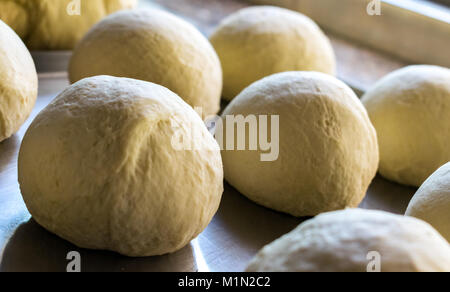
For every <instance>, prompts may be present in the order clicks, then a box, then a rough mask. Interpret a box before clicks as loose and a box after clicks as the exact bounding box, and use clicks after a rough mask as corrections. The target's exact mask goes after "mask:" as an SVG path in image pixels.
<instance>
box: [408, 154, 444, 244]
mask: <svg viewBox="0 0 450 292" xmlns="http://www.w3.org/2000/svg"><path fill="white" fill-rule="evenodd" d="M406 215H408V216H413V217H416V218H419V219H422V220H424V221H426V222H428V223H430V224H431V225H433V227H434V228H436V230H437V231H439V232H440V233H441V234H442V235H443V236H444V237H445V238H446V239H447V241H449V242H450V162H449V163H447V164H445V165H444V166H442V167H441V168H439V169H438V170H437V171H436V172H435V173H433V174H432V175H431V176H430V177H429V178H428V179H427V180H426V181H425V182H424V184H423V185H422V186H421V187H420V189H419V190H418V191H417V193H416V194H415V195H414V197H413V199H412V200H411V202H410V203H409V206H408V209H407V210H406Z"/></svg>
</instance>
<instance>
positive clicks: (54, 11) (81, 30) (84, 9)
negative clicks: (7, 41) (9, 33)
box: [0, 0, 138, 50]
mask: <svg viewBox="0 0 450 292" xmlns="http://www.w3.org/2000/svg"><path fill="white" fill-rule="evenodd" d="M137 1H138V0H82V1H80V2H78V3H80V4H81V5H80V10H79V12H80V14H79V15H78V14H76V13H77V11H76V9H77V8H78V7H77V6H74V4H76V3H77V1H74V0H1V1H0V19H2V20H3V21H5V22H6V23H7V24H9V25H10V26H11V27H12V28H13V29H14V30H15V31H16V32H17V33H18V34H19V36H20V37H21V38H22V39H23V40H24V41H25V43H26V44H27V46H28V47H29V48H30V49H31V50H70V49H73V47H74V46H75V44H76V43H77V42H78V41H79V40H80V39H81V38H82V37H83V35H84V34H85V33H86V32H87V31H88V30H89V28H91V27H92V26H93V25H94V24H95V23H96V22H98V21H99V20H100V19H102V18H103V17H105V16H106V15H108V14H111V13H113V12H115V11H117V10H121V9H129V8H133V7H134V6H136V4H137ZM69 12H70V13H69ZM74 13H75V14H74ZM71 14H72V15H71Z"/></svg>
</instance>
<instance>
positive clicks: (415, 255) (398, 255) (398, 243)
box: [247, 209, 450, 272]
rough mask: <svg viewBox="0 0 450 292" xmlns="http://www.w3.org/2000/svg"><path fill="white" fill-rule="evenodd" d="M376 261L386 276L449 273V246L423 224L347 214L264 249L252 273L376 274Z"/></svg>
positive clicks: (329, 216) (323, 219)
mask: <svg viewBox="0 0 450 292" xmlns="http://www.w3.org/2000/svg"><path fill="white" fill-rule="evenodd" d="M376 253H378V254H376ZM378 256H379V257H378ZM377 259H379V260H380V262H379V263H380V266H379V267H380V268H381V271H382V272H449V271H450V246H449V244H448V243H447V242H446V241H445V239H443V238H442V236H441V235H439V233H437V232H436V231H435V230H434V229H433V228H432V227H431V226H430V225H428V224H427V223H425V222H423V221H421V220H418V219H415V218H411V217H404V216H399V215H393V214H389V213H386V212H381V211H368V210H359V209H354V210H345V211H337V212H331V213H326V214H322V215H320V216H318V217H316V218H315V219H312V220H309V221H306V222H305V223H303V224H301V225H300V226H299V227H297V228H296V229H295V230H294V231H292V232H291V233H288V234H287V235H285V236H283V237H282V238H280V239H278V240H276V241H275V242H273V243H271V244H269V245H267V246H266V247H264V248H263V249H262V250H261V251H260V252H259V253H258V255H257V256H256V257H255V258H254V259H253V260H252V261H251V263H250V264H249V266H248V268H247V270H248V271H249V272H269V271H270V272H366V271H368V268H369V271H372V269H371V268H372V267H373V266H372V265H371V264H372V263H373V264H376V261H377Z"/></svg>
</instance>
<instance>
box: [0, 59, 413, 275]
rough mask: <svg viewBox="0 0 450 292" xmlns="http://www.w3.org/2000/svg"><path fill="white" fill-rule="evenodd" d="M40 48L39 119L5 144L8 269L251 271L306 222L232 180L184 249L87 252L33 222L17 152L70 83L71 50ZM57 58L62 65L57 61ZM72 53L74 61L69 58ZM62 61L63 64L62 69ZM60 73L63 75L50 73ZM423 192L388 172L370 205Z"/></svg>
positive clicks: (0, 196) (4, 261)
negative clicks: (262, 254) (75, 261)
mask: <svg viewBox="0 0 450 292" xmlns="http://www.w3.org/2000/svg"><path fill="white" fill-rule="evenodd" d="M65 54H66V56H65V57H62V59H61V53H56V54H55V55H53V57H52V55H51V53H46V54H44V56H43V55H42V54H35V53H33V55H34V57H35V59H36V63H37V64H38V66H37V67H38V68H40V71H41V72H47V73H42V74H40V75H39V97H38V99H37V103H36V106H35V108H34V110H33V113H32V115H31V117H30V118H29V119H28V121H27V122H26V123H25V124H24V125H23V127H22V128H21V129H20V131H19V132H18V133H17V134H16V135H14V136H13V137H12V138H10V139H8V140H6V141H3V142H2V143H0V271H2V272H4V271H66V266H67V264H68V261H67V260H66V256H67V253H68V252H70V251H78V252H80V254H81V265H82V271H178V272H184V271H223V272H227V271H233V272H239V271H243V270H244V269H245V267H246V264H247V263H248V261H249V260H250V259H251V258H252V257H253V256H254V255H255V253H256V252H257V251H258V250H259V249H260V248H261V247H263V246H264V245H266V244H268V243H270V242H271V241H273V240H275V239H277V238H278V237H280V236H282V235H283V234H285V233H287V232H289V231H291V230H292V229H293V228H295V227H296V226H297V225H298V224H300V223H301V222H303V221H304V220H305V218H303V219H299V218H294V217H291V216H289V215H285V214H281V213H277V212H274V211H271V210H269V209H266V208H264V207H261V206H258V205H256V204H254V203H252V202H251V201H249V200H247V199H246V198H245V197H244V196H242V195H240V194H239V193H238V192H237V191H236V190H234V189H233V188H232V187H231V186H229V185H228V184H225V192H224V194H223V199H222V202H221V206H220V209H219V211H218V213H217V214H216V216H215V217H214V219H213V221H212V222H211V224H210V225H209V226H208V227H207V228H206V230H205V231H204V232H203V233H202V234H201V235H200V236H199V237H198V238H196V239H195V240H193V241H192V242H191V243H190V244H189V245H188V246H186V247H185V248H184V249H182V250H180V251H178V252H177V253H174V254H171V255H166V256H160V257H149V258H127V257H124V256H121V255H118V254H115V253H112V252H106V251H91V250H83V249H79V248H77V247H76V246H74V245H72V244H70V243H68V242H67V241H65V240H62V239H60V238H59V237H57V236H55V235H53V234H51V233H49V232H47V231H46V230H45V229H44V228H42V227H40V226H39V225H38V224H37V223H36V222H35V221H33V219H31V216H30V214H29V213H28V211H27V209H26V207H25V204H24V203H23V200H22V197H21V194H20V190H19V185H18V183H17V154H18V151H19V147H20V143H21V140H22V137H23V135H24V133H25V131H26V129H27V127H28V126H29V124H30V123H31V121H32V120H33V118H34V117H35V116H36V115H37V113H39V111H41V110H42V109H43V108H44V107H45V106H46V105H47V104H48V103H49V102H50V101H51V100H52V99H53V98H54V97H55V96H56V95H57V94H58V93H59V92H60V91H61V90H63V89H64V88H65V87H66V86H68V85H69V82H68V80H67V74H66V73H64V72H63V71H64V68H65V66H66V65H65V64H67V58H68V56H70V53H65ZM54 58H56V59H57V60H59V61H57V62H53V61H52V60H53V59H54ZM64 58H66V59H64ZM55 64H59V65H57V66H56V68H55ZM51 71H57V72H58V71H59V72H60V73H55V72H53V73H49V72H51ZM415 191H416V190H415V189H414V188H408V187H403V186H400V185H397V184H394V183H391V182H389V181H386V180H384V179H382V178H380V177H377V178H376V179H375V180H374V182H373V183H372V185H371V187H370V189H369V191H368V194H367V197H366V199H365V200H364V202H363V203H362V205H361V207H362V208H367V209H378V210H386V211H390V212H393V213H398V214H403V213H404V211H405V209H406V207H407V205H408V202H409V200H410V199H411V197H412V195H413V194H414V192H415Z"/></svg>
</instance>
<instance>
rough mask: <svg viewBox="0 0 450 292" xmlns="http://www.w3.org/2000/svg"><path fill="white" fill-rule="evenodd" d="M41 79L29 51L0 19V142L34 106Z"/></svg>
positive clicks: (22, 121) (21, 121)
mask: <svg viewBox="0 0 450 292" xmlns="http://www.w3.org/2000/svg"><path fill="white" fill-rule="evenodd" d="M37 89H38V80H37V73H36V68H35V67H34V62H33V59H32V58H31V55H30V52H28V50H27V48H26V47H25V45H24V44H23V42H22V41H21V39H20V38H19V37H18V36H17V34H16V33H15V32H14V31H13V30H12V29H11V28H10V27H8V26H7V25H6V24H5V23H4V22H3V21H1V20H0V142H1V141H3V140H5V139H7V138H9V137H11V135H13V134H14V133H16V132H17V131H18V130H19V128H20V126H22V124H23V123H24V122H25V120H26V119H27V118H28V116H29V115H30V113H31V110H32V109H33V107H34V104H35V102H36V98H37Z"/></svg>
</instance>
